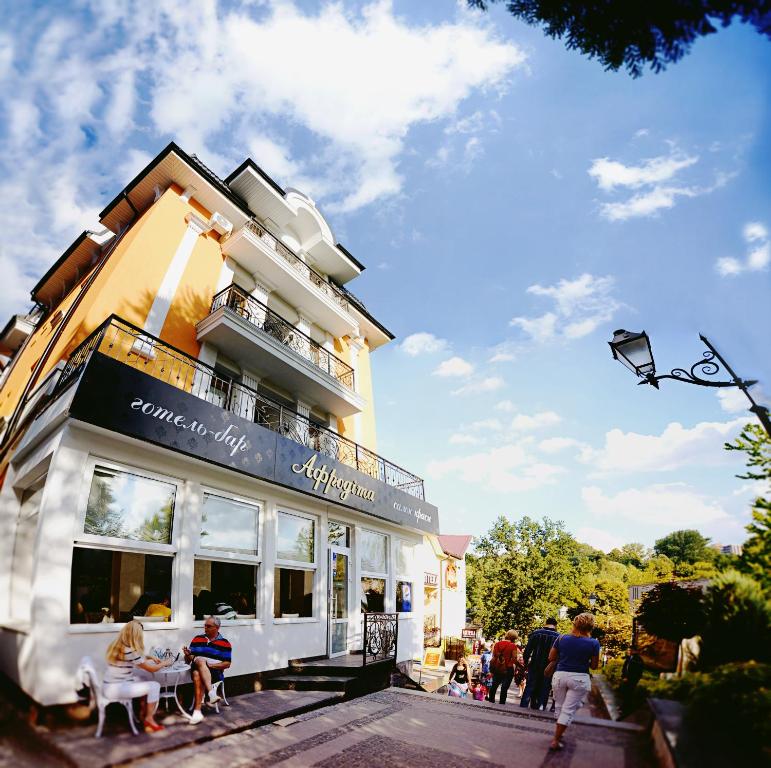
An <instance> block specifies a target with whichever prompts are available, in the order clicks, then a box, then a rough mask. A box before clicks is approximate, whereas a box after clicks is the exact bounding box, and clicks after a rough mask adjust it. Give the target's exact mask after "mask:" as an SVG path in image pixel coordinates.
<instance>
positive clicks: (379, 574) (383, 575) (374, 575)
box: [356, 528, 396, 616]
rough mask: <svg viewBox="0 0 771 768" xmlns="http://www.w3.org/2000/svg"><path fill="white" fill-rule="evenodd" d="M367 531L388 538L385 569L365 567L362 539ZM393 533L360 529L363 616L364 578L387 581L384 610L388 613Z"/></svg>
mask: <svg viewBox="0 0 771 768" xmlns="http://www.w3.org/2000/svg"><path fill="white" fill-rule="evenodd" d="M366 533H373V534H375V535H376V536H384V537H385V540H386V551H385V566H386V569H385V571H369V570H367V569H365V568H364V563H363V560H362V550H363V546H362V539H363V535H364V534H366ZM391 546H392V545H391V535H390V534H388V533H384V532H383V531H373V530H372V529H370V528H359V529H358V541H357V542H356V550H357V552H358V558H359V584H358V597H359V615H360V616H362V615H363V614H364V611H362V609H361V603H362V591H361V580H362V579H382V580H383V581H385V591H384V592H383V611H385V612H386V613H387V612H388V603H389V595H390V591H391V584H392V580H391V578H390V575H389V573H388V565H389V562H390V558H391ZM394 589H396V587H394Z"/></svg>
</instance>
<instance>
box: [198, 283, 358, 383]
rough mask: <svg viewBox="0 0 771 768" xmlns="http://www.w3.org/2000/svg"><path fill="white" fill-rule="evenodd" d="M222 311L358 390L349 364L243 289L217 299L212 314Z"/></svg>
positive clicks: (230, 288) (229, 290)
mask: <svg viewBox="0 0 771 768" xmlns="http://www.w3.org/2000/svg"><path fill="white" fill-rule="evenodd" d="M221 307H226V308H227V309H230V310H232V311H233V312H235V313H236V314H238V315H240V316H241V317H243V318H244V319H245V320H246V321H247V322H249V323H251V325H254V326H256V327H257V328H259V329H260V330H261V331H264V332H265V333H267V334H268V335H270V336H272V337H273V338H274V339H277V340H278V341H280V342H281V343H282V344H285V345H286V346H287V347H289V348H290V349H291V350H293V351H294V352H296V353H297V354H298V355H300V356H301V357H303V358H305V359H306V360H308V361H310V362H311V363H313V364H314V365H315V366H317V367H318V368H320V369H321V370H322V371H323V372H324V373H326V374H328V375H329V376H332V377H334V378H335V379H337V380H338V381H339V382H340V383H341V384H342V385H343V386H346V387H348V388H349V389H353V388H354V372H353V368H352V367H351V366H350V365H348V363H345V362H343V361H342V360H341V359H340V358H339V357H337V355H334V354H333V353H332V352H330V351H329V350H328V349H324V347H322V346H321V345H320V344H318V343H317V342H315V341H314V340H313V339H312V338H311V337H310V336H308V334H307V333H303V332H302V331H301V330H299V329H298V328H296V327H295V326H294V325H292V324H291V323H290V322H289V321H288V320H286V319H285V318H283V317H281V315H279V314H278V313H276V312H274V311H273V310H272V309H268V307H267V305H265V304H263V303H262V302H261V301H258V300H257V299H255V298H254V296H250V295H249V294H248V293H247V292H246V291H245V290H244V289H243V288H241V287H240V286H238V285H235V284H233V285H229V286H228V287H227V288H225V289H223V290H221V291H220V292H219V293H218V294H216V295H215V296H214V298H213V299H212V303H211V313H212V314H213V313H214V312H216V311H217V310H218V309H220V308H221Z"/></svg>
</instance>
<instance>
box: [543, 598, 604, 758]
mask: <svg viewBox="0 0 771 768" xmlns="http://www.w3.org/2000/svg"><path fill="white" fill-rule="evenodd" d="M593 629H594V615H593V614H591V613H579V614H578V616H576V617H575V619H573V629H572V630H571V632H570V634H569V635H560V636H559V637H558V638H557V639H556V640H555V641H554V645H553V646H552V649H551V651H549V662H550V663H551V662H556V663H557V668H556V671H555V672H554V676H553V677H552V690H553V691H554V703H555V705H556V712H557V725H556V728H555V730H554V738H553V739H552V742H551V744H550V745H549V749H550V750H552V751H556V750H559V749H562V748H563V746H564V745H563V743H562V736H563V734H564V733H565V730H566V729H567V727H568V726H569V725H570V724H571V723H572V722H573V717H574V716H575V714H576V712H578V710H579V709H581V707H582V706H583V703H584V701H585V700H586V697H587V695H588V694H589V691H590V690H591V688H592V680H591V676H590V675H589V669H597V667H598V666H599V663H600V643H599V642H598V641H597V640H595V639H594V638H593V637H592V630H593Z"/></svg>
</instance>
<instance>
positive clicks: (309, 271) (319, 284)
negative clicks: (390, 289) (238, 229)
mask: <svg viewBox="0 0 771 768" xmlns="http://www.w3.org/2000/svg"><path fill="white" fill-rule="evenodd" d="M244 226H245V227H246V229H248V230H249V231H250V232H252V233H253V234H255V235H256V236H257V237H259V238H260V240H262V241H263V242H264V243H265V244H266V245H267V246H268V247H269V248H271V249H272V250H274V251H275V252H276V253H278V254H279V255H280V256H282V257H283V258H284V259H285V261H286V262H287V263H288V264H289V265H291V266H292V267H293V268H294V269H295V271H297V272H299V273H300V274H301V275H302V276H303V277H304V278H305V279H306V280H308V281H309V282H310V283H312V284H313V285H315V286H316V288H317V289H318V290H319V291H321V292H322V293H323V294H324V295H326V296H328V297H329V298H330V299H332V301H334V302H336V303H337V304H339V305H340V306H341V307H342V308H343V309H344V310H346V311H348V310H349V309H350V306H349V305H348V297H347V296H346V295H345V294H344V293H343V292H342V291H341V290H340V289H339V288H338V287H337V286H335V285H333V284H332V283H330V282H329V281H328V280H326V279H325V278H324V277H322V276H321V275H320V274H319V273H318V272H316V270H315V269H313V268H312V267H310V266H308V265H307V264H306V263H305V262H304V261H303V260H302V259H301V258H300V257H299V256H298V255H297V254H296V253H294V251H291V250H290V249H289V248H287V247H286V246H285V245H284V244H283V243H282V242H281V241H280V240H279V239H278V238H277V237H276V236H275V235H273V234H271V233H270V232H269V231H268V230H267V229H266V228H265V227H264V226H263V225H262V224H260V222H258V221H256V220H255V219H250V220H249V221H247V222H246V224H245V225H244Z"/></svg>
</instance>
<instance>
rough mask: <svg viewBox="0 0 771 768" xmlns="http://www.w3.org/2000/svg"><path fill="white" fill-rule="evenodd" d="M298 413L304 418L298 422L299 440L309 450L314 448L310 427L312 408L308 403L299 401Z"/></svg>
mask: <svg viewBox="0 0 771 768" xmlns="http://www.w3.org/2000/svg"><path fill="white" fill-rule="evenodd" d="M296 408H297V413H299V414H300V416H301V417H302V418H300V419H298V420H297V433H298V438H299V439H300V440H302V443H303V445H307V446H308V447H309V448H314V450H315V446H314V445H313V442H314V441H313V440H311V435H310V431H309V429H308V425H309V422H310V418H311V406H310V405H309V404H308V403H304V402H303V401H302V400H298V401H297V406H296Z"/></svg>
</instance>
